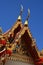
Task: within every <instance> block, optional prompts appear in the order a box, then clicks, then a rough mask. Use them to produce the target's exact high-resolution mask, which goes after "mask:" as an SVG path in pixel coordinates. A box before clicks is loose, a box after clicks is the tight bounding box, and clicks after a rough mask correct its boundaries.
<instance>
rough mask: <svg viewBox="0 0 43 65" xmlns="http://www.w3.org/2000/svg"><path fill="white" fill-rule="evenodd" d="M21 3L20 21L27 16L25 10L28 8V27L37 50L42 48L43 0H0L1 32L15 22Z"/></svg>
mask: <svg viewBox="0 0 43 65" xmlns="http://www.w3.org/2000/svg"><path fill="white" fill-rule="evenodd" d="M21 4H22V5H23V7H24V11H23V15H22V22H23V24H24V22H25V20H26V17H27V10H28V8H30V19H29V24H28V26H29V27H30V30H31V33H32V35H33V37H34V38H35V39H36V45H37V47H38V49H39V50H42V49H43V0H0V26H1V27H2V29H3V32H6V31H7V30H8V29H10V28H11V27H12V26H13V24H14V23H15V22H16V20H17V18H18V16H19V13H20V6H21Z"/></svg>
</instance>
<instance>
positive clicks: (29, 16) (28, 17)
mask: <svg viewBox="0 0 43 65" xmlns="http://www.w3.org/2000/svg"><path fill="white" fill-rule="evenodd" d="M29 17H30V9H29V8H28V16H27V20H28V18H29Z"/></svg>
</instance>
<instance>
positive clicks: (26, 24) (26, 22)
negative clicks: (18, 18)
mask: <svg viewBox="0 0 43 65" xmlns="http://www.w3.org/2000/svg"><path fill="white" fill-rule="evenodd" d="M29 17H30V9H28V16H27V19H26V21H25V23H24V25H25V26H28V18H29Z"/></svg>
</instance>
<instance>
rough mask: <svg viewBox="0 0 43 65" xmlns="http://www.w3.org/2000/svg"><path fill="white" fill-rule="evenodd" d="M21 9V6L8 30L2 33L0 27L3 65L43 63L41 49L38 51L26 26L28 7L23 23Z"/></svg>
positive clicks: (0, 55)
mask: <svg viewBox="0 0 43 65" xmlns="http://www.w3.org/2000/svg"><path fill="white" fill-rule="evenodd" d="M22 11H23V6H21V11H20V15H19V16H18V19H17V21H16V23H15V24H14V25H13V26H12V28H11V29H10V30H8V31H7V32H5V33H2V30H1V28H0V33H1V34H0V61H1V62H2V64H3V65H9V64H10V63H13V64H12V65H14V64H16V65H19V64H20V65H21V63H22V65H24V64H25V65H41V64H42V63H43V54H42V53H43V50H42V51H41V52H40V51H39V50H38V49H37V46H36V40H35V39H34V38H33V36H32V34H31V31H30V28H29V27H28V19H29V17H30V9H28V15H27V18H26V20H25V23H24V24H22ZM0 65H1V63H0Z"/></svg>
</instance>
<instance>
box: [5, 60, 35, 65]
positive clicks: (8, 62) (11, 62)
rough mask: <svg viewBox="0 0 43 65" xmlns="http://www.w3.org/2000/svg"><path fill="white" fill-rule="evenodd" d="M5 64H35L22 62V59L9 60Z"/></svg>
mask: <svg viewBox="0 0 43 65" xmlns="http://www.w3.org/2000/svg"><path fill="white" fill-rule="evenodd" d="M5 65H34V64H28V63H24V62H20V61H12V60H9V61H7V62H6V63H5Z"/></svg>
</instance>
